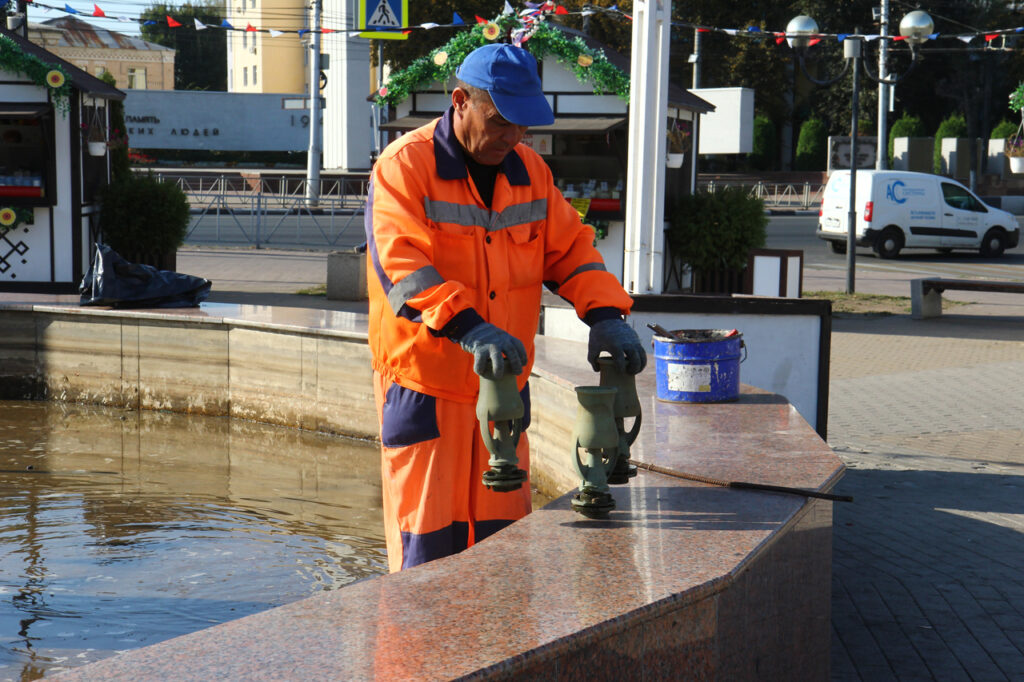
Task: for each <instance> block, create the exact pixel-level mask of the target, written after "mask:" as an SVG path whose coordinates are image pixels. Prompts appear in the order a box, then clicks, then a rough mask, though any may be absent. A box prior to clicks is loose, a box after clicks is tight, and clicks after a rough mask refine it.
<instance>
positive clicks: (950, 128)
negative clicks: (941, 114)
mask: <svg viewBox="0 0 1024 682" xmlns="http://www.w3.org/2000/svg"><path fill="white" fill-rule="evenodd" d="M947 137H967V121H966V120H965V119H964V115H963V114H950V115H949V116H948V117H947V118H946V119H945V120H944V121H942V123H940V124H939V129H938V130H936V131H935V153H934V157H933V162H934V163H933V165H934V168H935V172H936V173H941V172H942V140H943V139H944V138H947Z"/></svg>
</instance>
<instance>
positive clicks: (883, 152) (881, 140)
mask: <svg viewBox="0 0 1024 682" xmlns="http://www.w3.org/2000/svg"><path fill="white" fill-rule="evenodd" d="M879 28H880V31H879V33H880V35H881V36H882V37H881V38H880V39H879V41H878V80H879V81H884V80H885V78H886V76H887V75H888V71H886V66H885V63H886V61H888V60H887V57H888V55H889V41H888V40H886V38H885V37H886V36H887V35H889V0H882V7H881V26H880V27H879ZM888 167H889V86H888V85H886V84H885V83H879V84H878V146H877V152H876V153H875V168H877V169H878V170H885V169H886V168H888Z"/></svg>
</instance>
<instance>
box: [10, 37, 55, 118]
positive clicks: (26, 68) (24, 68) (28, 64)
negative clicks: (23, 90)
mask: <svg viewBox="0 0 1024 682" xmlns="http://www.w3.org/2000/svg"><path fill="white" fill-rule="evenodd" d="M0 70H3V71H9V72H12V73H19V74H22V75H23V76H27V77H28V78H29V79H30V80H31V81H32V82H33V83H35V84H36V85H38V86H40V87H44V88H46V89H47V90H49V91H50V93H51V95H52V96H53V104H54V107H55V108H56V109H57V110H58V111H60V112H61V113H62V114H64V115H67V113H68V111H69V109H70V101H71V78H70V77H69V76H68V73H67V71H65V70H64V68H63V67H61V66H57V65H56V64H47V63H46V62H44V61H43V60H42V59H40V58H39V57H36V56H35V55H31V54H28V53H26V52H23V51H22V50H21V48H20V47H18V44H17V43H15V42H14V41H13V40H11V39H10V38H8V37H7V36H0ZM51 71H59V72H60V74H61V75H62V76H63V77H64V82H63V83H62V84H61V85H60V86H59V87H56V88H55V87H52V86H51V85H50V84H49V83H47V81H46V76H47V74H49V73H50V72H51Z"/></svg>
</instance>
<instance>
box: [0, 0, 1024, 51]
mask: <svg viewBox="0 0 1024 682" xmlns="http://www.w3.org/2000/svg"><path fill="white" fill-rule="evenodd" d="M28 2H31V3H32V5H33V6H35V7H39V8H40V9H41V10H42V11H43V12H46V13H48V12H50V11H53V10H57V11H62V12H64V13H65V14H70V15H81V14H85V15H88V16H93V17H97V18H104V19H110V18H111V17H108V16H107V14H106V12H104V10H103V9H102V8H101V7H100V6H99V5H98V4H95V3H94V4H93V7H92V10H85V11H84V12H83V11H80V10H77V9H75V8H74V7H72V6H71V5H70V4H69V3H65V4H64V6H63V8H62V7H60V6H58V5H49V4H46V3H43V2H38V1H37V0H28ZM0 3H3V4H0V7H3V6H6V5H7V4H10V0H6V1H5V0H0ZM522 5H523V6H524V7H526V9H524V10H522V11H520V12H519V13H518V18H519V20H520V23H521V24H522V27H521V28H519V29H516V30H514V31H513V32H512V34H511V40H512V42H513V44H516V45H520V46H521V45H522V44H523V43H524V42H526V41H527V40H529V38H530V35H532V32H533V31H532V29H534V28H535V27H536V25H537V22H539V21H543V20H544V17H545V15H551V14H554V15H559V16H564V15H577V16H592V15H594V14H604V15H613V16H615V17H621V18H622V19H624V20H626V21H632V19H633V18H632V16H630V15H629V14H627V13H625V12H623V11H622V10H620V9H619V8H618V5H611V6H610V7H604V8H602V7H596V6H593V5H586V6H584V8H583V9H581V10H579V11H573V12H570V11H568V10H567V9H566V8H565V7H564V6H562V5H556V4H555V3H554V2H553V1H552V0H546V1H545V2H533V1H532V0H523V2H522ZM515 14H516V11H515V10H514V9H513V7H512V5H511V4H510V2H509V0H504V6H503V8H502V10H501V16H507V15H515ZM116 19H117V21H119V22H125V23H127V22H133V21H134V22H138V23H139V24H141V25H143V26H153V25H156V24H158V23H164V22H158V21H155V20H152V19H147V20H142V19H141V18H130V17H127V16H118V17H116ZM475 19H476V22H475V24H473V25H477V24H484V25H486V24H487V23H489V22H488V21H487V20H485V19H484V18H482V17H479V16H476V17H475ZM165 21H166V24H167V26H168V27H169V28H180V27H182V23H181V22H180V21H178V20H176V19H174V17H172V16H170V15H165ZM193 24H194V29H195V30H196V31H202V30H205V29H207V28H214V27H218V28H222V29H225V30H229V31H236V30H245V31H250V32H259V33H270V34H271V36H274V37H276V36H280V35H283V34H284V33H298V35H299V36H301V35H303V34H304V33H310V30H309V29H300V30H298V31H291V30H289V31H281V30H277V29H273V28H270V29H258V28H255V27H253V26H252V25H251V24H248V25H247V26H246V28H245V29H236V28H235V27H234V26H232V25H231V23H230V22H228V20H227V19H223V20H222V21H221V22H220V24H219V26H217V25H213V24H204V23H203V22H201V21H199V20H198V19H195V18H193ZM465 26H467V25H466V22H465V21H464V20H463V19H462V17H460V16H459V14H458V12H454V11H453V12H452V20H451V23H449V24H439V23H436V22H425V23H422V24H419V25H415V26H398V25H396V26H394V27H393V28H391V27H388V30H387V33H388V34H389V35H388V36H385V37H392V36H394V35H399V34H401V35H408V34H410V33H412V32H413V29H420V30H432V29H435V28H454V27H465ZM671 26H672V28H675V29H689V30H694V31H697V32H698V33H713V32H714V33H724V34H726V35H729V36H733V37H749V38H752V39H755V40H763V39H764V38H765V37H766V36H770V37H772V38H774V39H775V43H776V44H782V43H783V42H784V41H785V39H786V38H787V37H789V36H787V34H786V33H785V32H783V31H767V30H765V29H762V28H761V27H760V26H747V27H745V28H742V29H737V28H717V27H713V26H703V25H699V24H693V23H689V22H684V21H673V22H671ZM319 32H320V33H324V34H329V33H336V32H339V31H338V29H330V28H323V29H320V31H319ZM1022 32H1024V26H1016V27H1012V28H1000V29H987V30H985V31H979V32H977V33H961V34H956V35H953V34H951V35H948V36H946V35H943V34H941V33H939V32H935V33H932V34H931V35H929V36H928V38H929V39H930V40H938V39H940V38H954V39H956V40H959V41H961V42H962V43H964V44H969V43H971V41H973V40H974V39H975V38H979V37H981V38H983V39H984V41H985V43H986V47H985V49H993V47H994V48H995V49H1000V48H1002V49H1008V48H1009V47H1010V46H1008V45H1006V44H1004V43H1000V42H998V41H997V39H998V38H1001V37H1002V38H1005V37H1006V36H1007V35H1015V34H1018V33H1022ZM342 33H345V35H348V36H350V37H352V36H362V37H370V36H368V35H367V34H366V32H360V31H350V32H345V31H342ZM851 37H852V38H859V39H861V40H864V41H868V42H872V41H876V40H880V39H884V40H888V41H890V42H892V43H898V42H904V41H906V38H905V37H904V36H901V35H888V36H881V35H877V34H857V33H817V34H815V36H814V37H813V38H812V39H811V40H810V44H811V45H813V44H815V43H817V42H820V41H821V40H822V39H826V38H827V39H831V38H835V39H836V40H838V41H840V42H842V41H843V40H846V39H848V38H851ZM997 46H998V47H997ZM975 49H978V48H975Z"/></svg>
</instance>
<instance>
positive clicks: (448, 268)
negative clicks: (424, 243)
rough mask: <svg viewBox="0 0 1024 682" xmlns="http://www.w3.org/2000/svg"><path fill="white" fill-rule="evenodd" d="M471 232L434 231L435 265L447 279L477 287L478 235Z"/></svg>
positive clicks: (473, 230) (472, 230) (471, 230)
mask: <svg viewBox="0 0 1024 682" xmlns="http://www.w3.org/2000/svg"><path fill="white" fill-rule="evenodd" d="M476 229H478V228H475V229H474V228H471V229H470V231H469V233H468V234H467V233H462V232H455V231H447V230H437V231H436V232H434V267H435V268H437V271H438V272H439V273H440V274H441V277H443V278H444V279H446V280H452V281H455V282H461V283H463V284H465V285H466V286H467V287H469V288H471V289H472V288H476V286H477V273H476V269H477V268H476V236H475V235H474V234H473V232H475V231H476Z"/></svg>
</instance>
